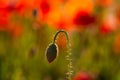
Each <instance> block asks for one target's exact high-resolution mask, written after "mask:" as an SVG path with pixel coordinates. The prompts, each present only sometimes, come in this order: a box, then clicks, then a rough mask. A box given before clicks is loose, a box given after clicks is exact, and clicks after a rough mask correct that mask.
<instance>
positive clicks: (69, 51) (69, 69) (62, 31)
mask: <svg viewBox="0 0 120 80" xmlns="http://www.w3.org/2000/svg"><path fill="white" fill-rule="evenodd" d="M60 33H64V34H65V36H66V40H67V48H68V50H67V53H68V54H67V61H68V66H67V68H68V69H67V74H66V76H67V80H71V75H72V59H71V54H72V53H71V47H70V41H69V37H68V33H67V32H66V31H64V30H59V31H58V32H57V33H56V34H55V36H54V40H53V43H52V44H55V43H56V40H57V36H58V35H59V34H60ZM49 47H50V46H49ZM48 49H50V48H48ZM53 53H54V52H53ZM46 54H47V55H48V54H49V55H52V57H53V58H54V59H55V58H56V57H54V55H53V54H52V51H51V52H49V50H47V53H46ZM56 54H57V51H56ZM47 57H49V56H47ZM50 57H51V56H50ZM48 61H49V59H48Z"/></svg>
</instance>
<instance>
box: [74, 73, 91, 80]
mask: <svg viewBox="0 0 120 80" xmlns="http://www.w3.org/2000/svg"><path fill="white" fill-rule="evenodd" d="M73 80H93V79H92V77H91V75H90V74H89V73H87V72H85V71H81V72H79V73H77V75H76V76H75V77H74V78H73Z"/></svg>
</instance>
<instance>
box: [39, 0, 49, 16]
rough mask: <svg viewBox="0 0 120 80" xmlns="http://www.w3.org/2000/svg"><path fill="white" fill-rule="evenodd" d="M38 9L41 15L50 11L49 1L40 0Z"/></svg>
mask: <svg viewBox="0 0 120 80" xmlns="http://www.w3.org/2000/svg"><path fill="white" fill-rule="evenodd" d="M40 9H41V12H42V14H43V15H46V14H48V12H49V11H50V3H49V2H48V1H47V0H42V1H41V3H40Z"/></svg>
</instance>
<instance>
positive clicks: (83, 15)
mask: <svg viewBox="0 0 120 80" xmlns="http://www.w3.org/2000/svg"><path fill="white" fill-rule="evenodd" d="M94 22H95V16H93V15H91V14H90V13H88V12H86V11H78V12H77V14H76V15H75V17H74V19H73V23H74V24H75V25H78V26H79V25H81V26H88V25H90V24H92V23H94Z"/></svg>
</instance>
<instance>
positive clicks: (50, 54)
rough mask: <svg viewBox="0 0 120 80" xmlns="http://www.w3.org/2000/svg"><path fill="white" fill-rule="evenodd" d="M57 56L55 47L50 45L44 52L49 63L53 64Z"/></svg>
mask: <svg viewBox="0 0 120 80" xmlns="http://www.w3.org/2000/svg"><path fill="white" fill-rule="evenodd" d="M57 55H58V49H57V45H56V44H54V43H52V44H50V45H49V46H48V48H47V50H46V58H47V60H48V62H49V63H51V62H53V61H54V60H55V58H56V57H57Z"/></svg>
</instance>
